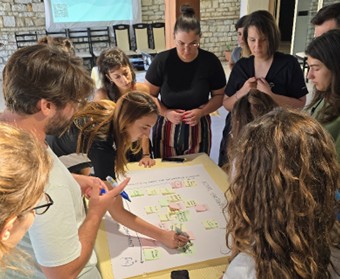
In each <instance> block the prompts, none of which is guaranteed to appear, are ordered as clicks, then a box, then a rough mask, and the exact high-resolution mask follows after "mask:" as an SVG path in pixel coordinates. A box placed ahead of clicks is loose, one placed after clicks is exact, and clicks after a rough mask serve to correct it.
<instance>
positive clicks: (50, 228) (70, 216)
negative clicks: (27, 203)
mask: <svg viewBox="0 0 340 279" xmlns="http://www.w3.org/2000/svg"><path fill="white" fill-rule="evenodd" d="M48 152H49V153H50V155H51V157H52V160H53V167H52V170H51V172H50V176H49V182H48V185H47V187H46V189H45V192H47V193H48V194H49V195H50V196H51V198H52V200H53V202H54V204H53V205H52V206H51V207H50V208H49V209H48V211H47V212H46V213H45V214H43V215H36V218H35V220H34V223H33V225H32V227H31V228H30V230H29V237H28V235H27V234H26V236H25V237H24V239H23V240H22V241H21V243H20V244H21V245H23V246H22V247H24V249H25V250H26V251H28V252H29V253H30V254H31V255H32V256H33V255H34V256H35V260H36V261H37V262H38V263H39V264H40V265H42V266H45V267H55V266H60V265H64V264H67V263H69V262H71V261H73V260H75V259H76V258H78V257H79V256H80V253H81V243H80V241H79V237H78V229H79V227H80V226H81V224H82V223H83V221H84V219H85V217H86V215H85V209H84V205H83V199H82V197H81V190H80V187H79V185H78V183H77V182H76V180H75V179H74V178H73V176H72V175H71V174H70V172H69V171H68V170H67V168H66V167H65V166H64V165H63V164H62V163H61V162H60V160H59V159H58V157H57V156H56V155H55V154H54V153H53V151H52V150H51V149H50V148H49V147H48ZM33 251H34V252H33ZM96 264H97V257H96V255H95V252H94V251H93V252H92V255H91V258H90V260H89V262H88V263H87V264H86V266H85V267H84V269H83V270H82V272H81V273H80V274H79V276H78V278H81V279H94V278H101V276H100V274H99V272H98V270H97V268H96ZM35 269H36V270H34V272H35V273H34V275H33V278H45V277H44V275H43V274H42V272H41V271H40V270H39V269H38V267H35ZM18 277H19V275H18V276H17V275H16V276H15V278H18ZM9 278H11V277H9ZM12 278H14V277H12Z"/></svg>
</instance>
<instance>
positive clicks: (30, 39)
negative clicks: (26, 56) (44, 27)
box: [15, 31, 38, 48]
mask: <svg viewBox="0 0 340 279" xmlns="http://www.w3.org/2000/svg"><path fill="white" fill-rule="evenodd" d="M15 41H16V44H17V48H22V47H25V46H31V45H35V44H36V43H37V42H38V35H37V32H36V31H34V32H15Z"/></svg>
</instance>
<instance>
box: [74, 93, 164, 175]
mask: <svg viewBox="0 0 340 279" xmlns="http://www.w3.org/2000/svg"><path fill="white" fill-rule="evenodd" d="M150 114H156V115H157V114H158V108H157V105H156V104H155V102H154V101H153V99H152V97H151V96H150V95H149V94H146V93H143V92H137V91H132V92H129V93H127V94H124V95H123V96H122V97H120V98H119V99H118V101H117V104H115V103H114V102H112V101H110V100H100V101H94V102H90V103H88V104H87V105H86V106H85V107H84V108H83V109H82V110H81V111H78V112H77V113H76V114H75V116H74V123H75V125H76V126H77V127H78V129H80V133H79V136H78V142H77V152H78V153H79V152H81V153H88V152H89V150H90V148H91V146H92V144H93V141H95V140H102V141H105V140H108V138H109V137H112V136H113V139H114V143H115V146H116V152H117V156H116V160H115V168H116V169H115V172H116V175H117V176H119V175H120V174H124V173H125V166H126V164H127V159H126V152H127V151H128V150H130V149H131V148H132V142H131V139H130V136H129V134H128V131H127V129H128V127H129V126H130V125H132V124H133V123H134V122H135V121H136V120H138V119H140V118H142V117H144V116H147V115H150ZM140 149H141V146H140V142H138V143H137V146H136V147H135V148H133V150H132V151H133V152H134V153H137V152H138V151H139V150H140Z"/></svg>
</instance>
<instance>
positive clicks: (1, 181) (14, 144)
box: [0, 123, 51, 268]
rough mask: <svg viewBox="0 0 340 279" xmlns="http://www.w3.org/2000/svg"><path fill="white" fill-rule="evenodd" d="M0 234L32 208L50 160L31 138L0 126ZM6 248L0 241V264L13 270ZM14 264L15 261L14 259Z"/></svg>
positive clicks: (46, 173)
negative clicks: (6, 225) (8, 224)
mask: <svg viewBox="0 0 340 279" xmlns="http://www.w3.org/2000/svg"><path fill="white" fill-rule="evenodd" d="M0 135H1V136H0V230H2V229H3V228H4V225H5V223H6V222H7V221H8V220H9V219H11V218H13V217H15V216H18V219H20V218H21V216H23V214H24V213H25V211H27V210H30V209H31V208H33V207H34V206H35V204H36V203H37V201H38V200H39V199H40V198H41V196H42V194H43V191H44V187H45V185H46V183H47V180H48V174H49V171H50V168H51V159H50V157H49V155H48V153H47V149H46V147H45V146H44V145H43V144H41V143H40V142H38V140H37V139H35V138H34V136H33V135H31V134H29V133H27V132H24V131H22V130H20V129H18V128H15V127H13V126H9V125H7V124H4V123H0ZM9 252H10V247H8V246H7V245H6V243H3V242H1V241H0V264H1V267H2V268H13V267H12V266H11V265H10V262H13V260H12V259H10V257H9V256H8V255H7V254H8V253H9ZM15 260H16V261H17V258H16V259H15Z"/></svg>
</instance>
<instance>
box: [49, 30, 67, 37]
mask: <svg viewBox="0 0 340 279" xmlns="http://www.w3.org/2000/svg"><path fill="white" fill-rule="evenodd" d="M45 34H46V36H50V37H65V38H68V33H67V30H66V29H63V30H60V31H54V32H49V31H47V30H45Z"/></svg>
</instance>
